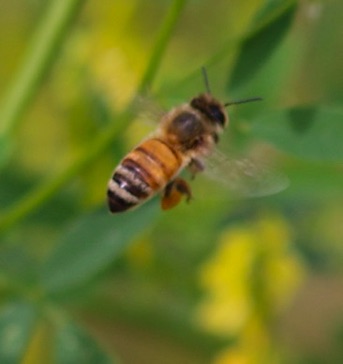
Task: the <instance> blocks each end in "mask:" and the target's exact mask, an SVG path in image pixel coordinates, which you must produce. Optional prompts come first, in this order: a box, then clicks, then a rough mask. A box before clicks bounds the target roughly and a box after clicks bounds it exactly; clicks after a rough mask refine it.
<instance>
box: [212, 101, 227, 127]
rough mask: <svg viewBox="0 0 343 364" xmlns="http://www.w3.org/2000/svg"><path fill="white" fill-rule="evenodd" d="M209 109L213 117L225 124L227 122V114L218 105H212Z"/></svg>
mask: <svg viewBox="0 0 343 364" xmlns="http://www.w3.org/2000/svg"><path fill="white" fill-rule="evenodd" d="M209 109H210V114H211V116H212V119H213V120H214V121H217V122H219V124H220V125H222V126H223V125H224V124H225V115H224V113H223V112H222V111H221V110H220V108H219V107H218V106H217V105H210V107H209Z"/></svg>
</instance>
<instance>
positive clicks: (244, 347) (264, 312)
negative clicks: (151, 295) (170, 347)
mask: <svg viewBox="0 0 343 364" xmlns="http://www.w3.org/2000/svg"><path fill="white" fill-rule="evenodd" d="M303 278H304V268H303V265H302V262H301V260H300V259H299V257H298V255H297V254H296V252H295V250H294V249H292V244H291V231H290V228H289V226H288V225H287V222H286V221H285V220H284V219H282V218H281V217H279V216H275V215H273V216H264V217H263V218H260V219H258V220H257V221H255V222H253V223H250V224H246V225H242V226H239V227H233V228H229V229H228V230H226V231H224V233H223V234H222V235H221V237H220V239H219V244H218V247H217V249H216V251H215V252H214V254H213V256H212V257H211V258H210V259H209V260H208V261H207V262H206V263H205V264H204V265H203V266H202V268H201V271H200V282H201V286H202V287H203V289H204V292H205V297H204V299H203V300H202V301H201V302H200V303H199V305H198V307H197V310H196V313H195V316H196V320H197V322H198V324H199V325H200V326H201V327H202V328H204V329H205V330H207V331H209V332H211V333H214V334H218V335H226V336H228V337H229V336H231V337H232V336H236V337H237V339H238V341H237V342H238V344H237V345H236V346H234V347H230V348H228V349H227V350H226V351H225V352H223V353H221V354H220V355H218V357H217V358H216V361H215V364H236V363H237V364H241V363H244V364H250V363H251V364H256V363H272V362H273V359H271V358H272V356H273V355H274V356H275V353H274V354H273V348H272V345H271V342H272V340H271V337H272V336H271V335H272V334H271V333H270V332H269V325H270V324H271V323H272V320H273V318H274V317H275V314H277V313H279V312H280V311H281V310H282V309H283V308H284V307H285V306H286V305H287V303H288V302H289V301H290V300H291V299H292V297H293V296H294V293H295V292H296V290H297V288H298V287H299V285H300V284H301V282H302V280H303Z"/></svg>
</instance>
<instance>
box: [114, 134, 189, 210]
mask: <svg viewBox="0 0 343 364" xmlns="http://www.w3.org/2000/svg"><path fill="white" fill-rule="evenodd" d="M182 165H183V158H182V155H181V154H180V153H179V152H178V151H177V150H175V149H173V148H172V147H171V146H170V145H168V144H167V143H165V142H164V141H163V140H161V139H159V138H152V139H148V140H146V141H144V142H143V143H141V144H140V145H138V146H137V147H136V148H135V149H134V150H132V151H131V152H130V153H129V154H128V155H127V156H126V157H125V158H124V159H123V160H122V161H121V163H120V164H119V166H118V167H117V168H116V169H115V171H114V174H113V176H112V178H111V180H110V182H109V184H108V190H107V197H108V205H109V209H110V211H111V212H113V213H115V212H122V211H125V210H128V209H130V208H132V207H134V206H136V205H138V204H140V203H142V202H144V201H145V200H146V199H148V198H149V197H151V196H153V195H154V193H156V192H157V191H159V190H161V189H163V188H164V187H165V186H166V184H167V183H168V182H169V181H170V180H171V179H172V178H173V177H174V176H175V175H176V174H177V173H178V172H179V170H180V168H181V167H182Z"/></svg>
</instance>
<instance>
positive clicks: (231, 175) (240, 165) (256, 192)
mask: <svg viewBox="0 0 343 364" xmlns="http://www.w3.org/2000/svg"><path fill="white" fill-rule="evenodd" d="M204 174H206V175H207V176H208V177H209V178H211V179H214V180H216V181H219V182H220V183H221V184H223V185H225V186H226V187H228V188H229V189H230V190H232V191H233V192H235V193H238V194H239V195H241V196H250V197H254V196H256V197H257V196H266V195H271V194H274V193H277V192H280V191H282V190H284V189H285V188H287V186H288V185H289V180H288V178H287V177H286V176H285V175H284V174H282V173H281V172H278V171H277V170H276V169H275V168H272V167H271V166H268V165H267V164H265V163H263V162H261V161H260V160H257V159H254V158H250V157H249V158H248V157H244V158H237V159H236V158H235V159H230V158H229V157H228V156H227V155H226V154H224V153H222V152H221V151H219V150H218V149H215V150H214V151H213V153H212V154H211V155H210V156H209V157H208V158H206V160H205V171H204Z"/></svg>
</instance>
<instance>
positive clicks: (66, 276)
mask: <svg viewBox="0 0 343 364" xmlns="http://www.w3.org/2000/svg"><path fill="white" fill-rule="evenodd" d="M158 211H159V210H158V208H157V203H156V201H153V202H152V203H148V204H145V205H144V206H142V207H140V208H138V209H137V210H135V211H132V212H127V213H123V214H118V215H111V214H109V213H108V212H107V211H104V210H101V211H98V212H94V213H91V214H89V215H87V216H85V217H83V218H82V219H81V220H79V221H77V222H75V224H74V225H73V227H72V228H71V229H70V230H69V231H68V232H67V233H66V234H65V235H64V236H63V237H62V239H61V241H60V243H59V244H58V245H57V248H56V250H55V251H54V252H53V253H52V254H51V256H50V257H48V259H47V261H46V262H45V264H44V265H43V266H42V268H41V272H40V273H41V274H40V276H41V283H42V285H43V287H44V289H45V290H46V291H48V292H49V293H57V292H65V291H68V290H70V289H73V288H75V287H77V286H80V285H83V284H85V283H86V282H87V281H89V280H90V279H91V278H92V277H94V276H95V275H96V274H97V273H99V272H100V271H101V270H103V269H104V268H105V267H106V266H108V265H109V264H110V263H111V262H112V261H113V260H114V259H116V258H117V257H118V256H119V255H120V254H121V253H122V252H123V250H124V249H125V248H126V247H127V246H128V245H129V244H130V242H131V241H132V240H133V239H134V238H136V237H137V236H138V235H140V234H142V232H143V231H144V230H145V229H146V228H147V227H148V226H150V224H151V223H152V222H153V221H154V219H155V217H156V216H157V213H158Z"/></svg>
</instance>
